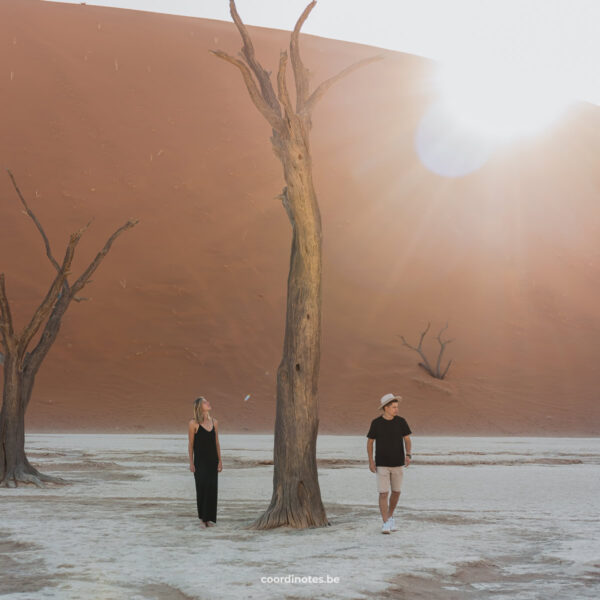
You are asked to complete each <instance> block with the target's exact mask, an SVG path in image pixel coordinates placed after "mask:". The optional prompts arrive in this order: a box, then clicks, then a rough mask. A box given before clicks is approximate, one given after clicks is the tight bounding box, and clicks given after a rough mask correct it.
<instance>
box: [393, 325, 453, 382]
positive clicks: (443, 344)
mask: <svg viewBox="0 0 600 600" xmlns="http://www.w3.org/2000/svg"><path fill="white" fill-rule="evenodd" d="M430 327H431V323H427V327H426V328H425V331H423V333H421V338H420V339H419V345H418V346H416V347H415V346H411V345H410V344H409V343H408V342H407V341H406V340H405V339H404V336H400V338H401V339H402V343H403V344H404V346H407V347H408V348H410V349H411V350H414V351H415V352H418V354H419V356H420V357H421V358H422V359H423V362H422V363H419V366H420V367H422V368H423V369H425V371H427V372H428V373H429V374H430V375H431V376H432V377H435V378H436V379H444V377H446V373H448V369H449V368H450V365H451V364H452V360H450V361H449V362H448V364H447V365H446V368H445V369H444V371H443V372H442V371H441V366H442V356H443V355H444V350H445V349H446V346H447V345H448V344H450V343H451V342H453V341H454V340H442V333H444V331H446V329H448V323H446V325H445V326H444V327H442V329H441V330H440V332H439V333H438V334H437V337H436V339H437V341H438V342H439V344H440V352H439V354H438V357H437V364H436V367H435V370H433V369H432V368H431V365H430V364H429V361H428V360H427V357H426V356H425V353H424V352H423V340H424V339H425V336H426V335H427V332H428V331H429V328H430Z"/></svg>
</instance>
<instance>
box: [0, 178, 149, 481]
mask: <svg viewBox="0 0 600 600" xmlns="http://www.w3.org/2000/svg"><path fill="white" fill-rule="evenodd" d="M8 174H9V176H10V179H11V181H12V184H13V187H14V188H15V191H16V192H17V195H18V196H19V199H20V201H21V204H22V205H23V206H24V208H25V212H26V213H27V215H28V216H29V217H30V218H31V220H32V221H33V222H34V224H35V226H36V228H37V229H38V231H39V232H40V235H41V236H42V239H43V241H44V246H45V248H46V256H47V257H48V259H49V260H50V262H51V263H52V266H53V267H54V269H55V270H56V275H55V277H54V280H53V281H52V284H51V285H50V289H49V290H48V293H47V294H46V297H45V298H44V299H43V300H42V302H41V304H40V305H39V306H38V307H37V309H36V310H35V312H34V314H33V316H32V317H31V320H30V321H29V323H28V324H27V325H26V326H25V328H24V329H23V330H22V331H21V332H17V331H15V326H14V323H13V318H12V314H11V310H10V305H9V301H8V296H7V293H6V287H5V278H4V274H3V273H2V274H0V342H1V347H2V350H3V352H2V353H1V354H0V356H2V359H3V360H2V361H0V364H1V363H3V372H4V386H3V393H2V410H1V411H0V486H2V487H16V486H17V485H18V484H19V483H33V484H35V485H37V486H40V487H41V486H43V485H44V482H55V483H60V482H62V480H60V479H58V478H55V477H50V476H48V475H44V474H42V473H40V472H39V471H38V470H37V469H36V468H34V467H33V466H32V465H31V464H30V463H29V461H28V460H27V456H26V454H25V412H26V411H27V407H28V405H29V401H30V399H31V392H32V390H33V385H34V382H35V377H36V375H37V372H38V370H39V368H40V366H41V365H42V362H43V360H44V358H45V357H46V355H47V354H48V351H49V350H50V348H51V347H52V344H53V343H54V341H55V340H56V337H57V336H58V332H59V330H60V325H61V320H62V318H63V316H64V314H65V312H66V310H67V308H68V307H69V305H70V304H71V301H73V300H75V301H76V302H81V301H82V300H85V298H81V297H79V296H78V294H79V292H80V291H81V290H82V289H83V288H84V287H85V286H86V285H87V284H88V283H90V282H91V277H92V275H93V274H94V272H95V271H96V269H97V268H98V267H99V266H100V263H101V262H102V260H103V259H104V257H105V256H106V255H107V254H108V252H109V250H110V249H111V247H112V245H113V242H114V241H115V240H116V239H117V238H118V237H119V236H120V235H121V234H122V233H123V232H124V231H126V230H127V229H131V228H132V227H133V226H134V225H136V224H137V222H138V221H137V220H130V221H127V223H125V224H124V225H122V226H121V227H119V229H117V230H116V231H115V232H114V233H113V234H112V235H111V236H110V237H109V238H108V241H107V242H106V243H105V244H104V247H103V248H102V250H100V252H98V254H97V255H96V257H95V258H94V260H93V261H92V262H91V263H90V264H89V265H88V267H87V268H86V269H85V270H84V271H83V273H82V274H81V275H80V276H79V278H77V279H76V280H75V281H74V282H73V283H72V284H70V283H69V281H68V276H69V275H70V269H71V263H72V261H73V256H74V255H75V249H76V248H77V244H78V243H79V241H80V239H81V237H82V235H83V234H84V232H85V230H86V229H87V228H88V227H89V223H88V225H86V226H85V227H84V228H82V229H80V230H79V231H78V232H76V233H74V234H72V235H71V237H70V239H69V243H68V244H67V249H66V251H65V256H64V258H63V260H62V263H59V262H58V261H57V260H56V259H55V258H54V255H53V254H52V251H51V249H50V242H49V241H48V237H47V236H46V233H45V232H44V229H43V227H42V225H41V224H40V222H39V221H38V219H37V218H36V216H35V214H34V213H33V211H32V210H31V209H30V208H29V206H28V205H27V202H26V201H25V198H24V197H23V194H22V193H21V191H20V189H19V187H18V186H17V183H16V181H15V178H14V177H13V175H12V173H11V172H10V171H8ZM40 331H41V335H40V337H39V340H38V341H37V344H36V345H35V347H33V348H32V349H31V350H30V349H29V348H30V345H31V344H32V341H33V340H34V338H35V336H36V334H37V333H38V332H40Z"/></svg>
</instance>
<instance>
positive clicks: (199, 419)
mask: <svg viewBox="0 0 600 600" xmlns="http://www.w3.org/2000/svg"><path fill="white" fill-rule="evenodd" d="M203 400H206V398H205V397H204V396H200V397H199V398H196V399H195V400H194V419H196V423H203V422H204V411H203V410H202V401H203ZM208 417H209V419H212V416H211V414H210V411H209V413H208Z"/></svg>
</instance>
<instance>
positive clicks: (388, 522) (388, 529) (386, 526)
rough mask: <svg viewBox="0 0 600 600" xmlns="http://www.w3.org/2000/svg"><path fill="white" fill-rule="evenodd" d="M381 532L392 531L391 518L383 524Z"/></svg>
mask: <svg viewBox="0 0 600 600" xmlns="http://www.w3.org/2000/svg"><path fill="white" fill-rule="evenodd" d="M381 533H387V534H389V533H390V521H389V519H388V520H387V521H386V522H385V523H384V524H383V525H382V526H381Z"/></svg>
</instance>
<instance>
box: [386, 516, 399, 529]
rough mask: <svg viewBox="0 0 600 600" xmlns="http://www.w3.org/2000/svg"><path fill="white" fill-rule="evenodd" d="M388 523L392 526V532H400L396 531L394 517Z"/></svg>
mask: <svg viewBox="0 0 600 600" xmlns="http://www.w3.org/2000/svg"><path fill="white" fill-rule="evenodd" d="M388 523H389V524H390V531H398V530H397V529H396V521H395V520H394V517H390V518H389V519H388Z"/></svg>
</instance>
